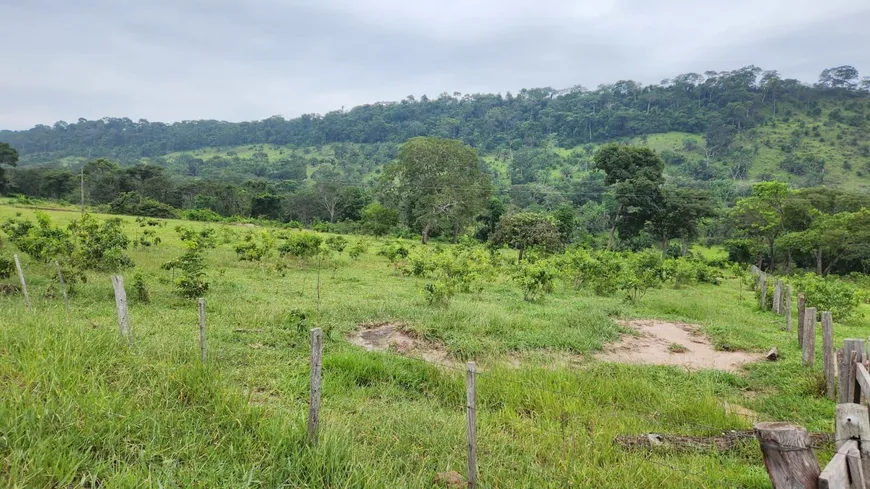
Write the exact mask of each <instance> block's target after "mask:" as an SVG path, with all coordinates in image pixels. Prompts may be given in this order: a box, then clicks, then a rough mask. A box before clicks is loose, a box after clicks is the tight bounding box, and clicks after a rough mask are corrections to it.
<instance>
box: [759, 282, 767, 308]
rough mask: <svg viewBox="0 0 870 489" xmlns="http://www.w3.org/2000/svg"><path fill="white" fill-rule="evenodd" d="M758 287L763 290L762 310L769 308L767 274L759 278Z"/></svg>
mask: <svg viewBox="0 0 870 489" xmlns="http://www.w3.org/2000/svg"><path fill="white" fill-rule="evenodd" d="M758 286H759V287H760V288H761V310H762V311H764V308H765V307H767V274H765V273H763V272H762V273H761V275H759V276H758Z"/></svg>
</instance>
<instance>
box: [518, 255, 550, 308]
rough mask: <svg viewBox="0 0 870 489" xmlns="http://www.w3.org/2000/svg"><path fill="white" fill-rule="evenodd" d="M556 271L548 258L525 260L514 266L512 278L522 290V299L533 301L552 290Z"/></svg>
mask: <svg viewBox="0 0 870 489" xmlns="http://www.w3.org/2000/svg"><path fill="white" fill-rule="evenodd" d="M556 276H557V272H556V267H554V266H553V263H552V262H551V261H549V260H537V261H534V262H532V261H531V260H526V261H524V262H521V263H520V264H519V265H517V266H516V267H515V268H514V272H513V280H514V282H516V283H517V284H518V285H519V286H520V290H522V291H523V300H525V301H528V302H535V301H539V300H541V299H542V298H543V297H544V296H545V295H547V294H550V293H552V292H553V290H554V288H555V287H554V284H555V280H556Z"/></svg>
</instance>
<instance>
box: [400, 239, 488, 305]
mask: <svg viewBox="0 0 870 489" xmlns="http://www.w3.org/2000/svg"><path fill="white" fill-rule="evenodd" d="M489 255H490V254H489V251H488V250H487V249H486V248H484V247H483V246H480V245H477V244H474V243H472V242H469V241H466V242H464V243H463V244H462V245H460V246H455V247H451V248H448V249H432V248H431V247H427V246H418V247H415V248H413V249H412V250H411V251H410V252H409V253H408V256H407V257H406V260H404V262H402V263H401V264H399V265H398V269H399V270H400V271H401V272H402V273H404V274H406V275H411V276H415V277H427V278H436V279H437V280H436V282H438V283H439V284H440V285H439V290H441V291H443V290H447V288H449V289H450V290H451V291H454V290H455V291H459V292H480V291H481V290H482V285H481V282H482V281H485V280H488V279H490V278H491V277H492V276H493V275H494V273H495V269H494V268H493V267H492V265H491V264H490V259H489Z"/></svg>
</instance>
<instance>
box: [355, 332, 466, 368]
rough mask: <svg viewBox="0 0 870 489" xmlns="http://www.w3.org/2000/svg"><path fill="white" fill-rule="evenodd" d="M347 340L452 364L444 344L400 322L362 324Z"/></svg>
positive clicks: (432, 361)
mask: <svg viewBox="0 0 870 489" xmlns="http://www.w3.org/2000/svg"><path fill="white" fill-rule="evenodd" d="M347 341H349V342H351V343H353V344H354V345H357V346H361V347H363V348H365V349H366V350H368V351H392V352H396V353H398V354H400V355H404V356H406V357H415V358H421V359H423V360H425V361H427V362H431V363H437V364H442V365H448V364H451V362H450V360H449V359H448V357H447V349H446V348H445V347H444V345H441V344H438V343H434V342H430V341H426V340H425V339H423V338H420V337H418V336H417V335H416V334H415V333H414V332H413V331H410V330H408V329H407V325H406V324H404V323H400V322H387V323H368V324H361V325H360V327H359V329H358V330H356V331H352V332H350V333H348V335H347Z"/></svg>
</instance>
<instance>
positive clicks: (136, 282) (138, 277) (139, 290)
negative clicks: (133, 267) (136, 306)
mask: <svg viewBox="0 0 870 489" xmlns="http://www.w3.org/2000/svg"><path fill="white" fill-rule="evenodd" d="M133 292H134V297H136V300H137V301H139V302H141V303H143V304H148V303H149V302H151V292H149V291H148V285H147V284H146V283H145V275H144V274H143V273H142V272H141V271H139V270H137V271H136V273H135V274H134V275H133Z"/></svg>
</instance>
